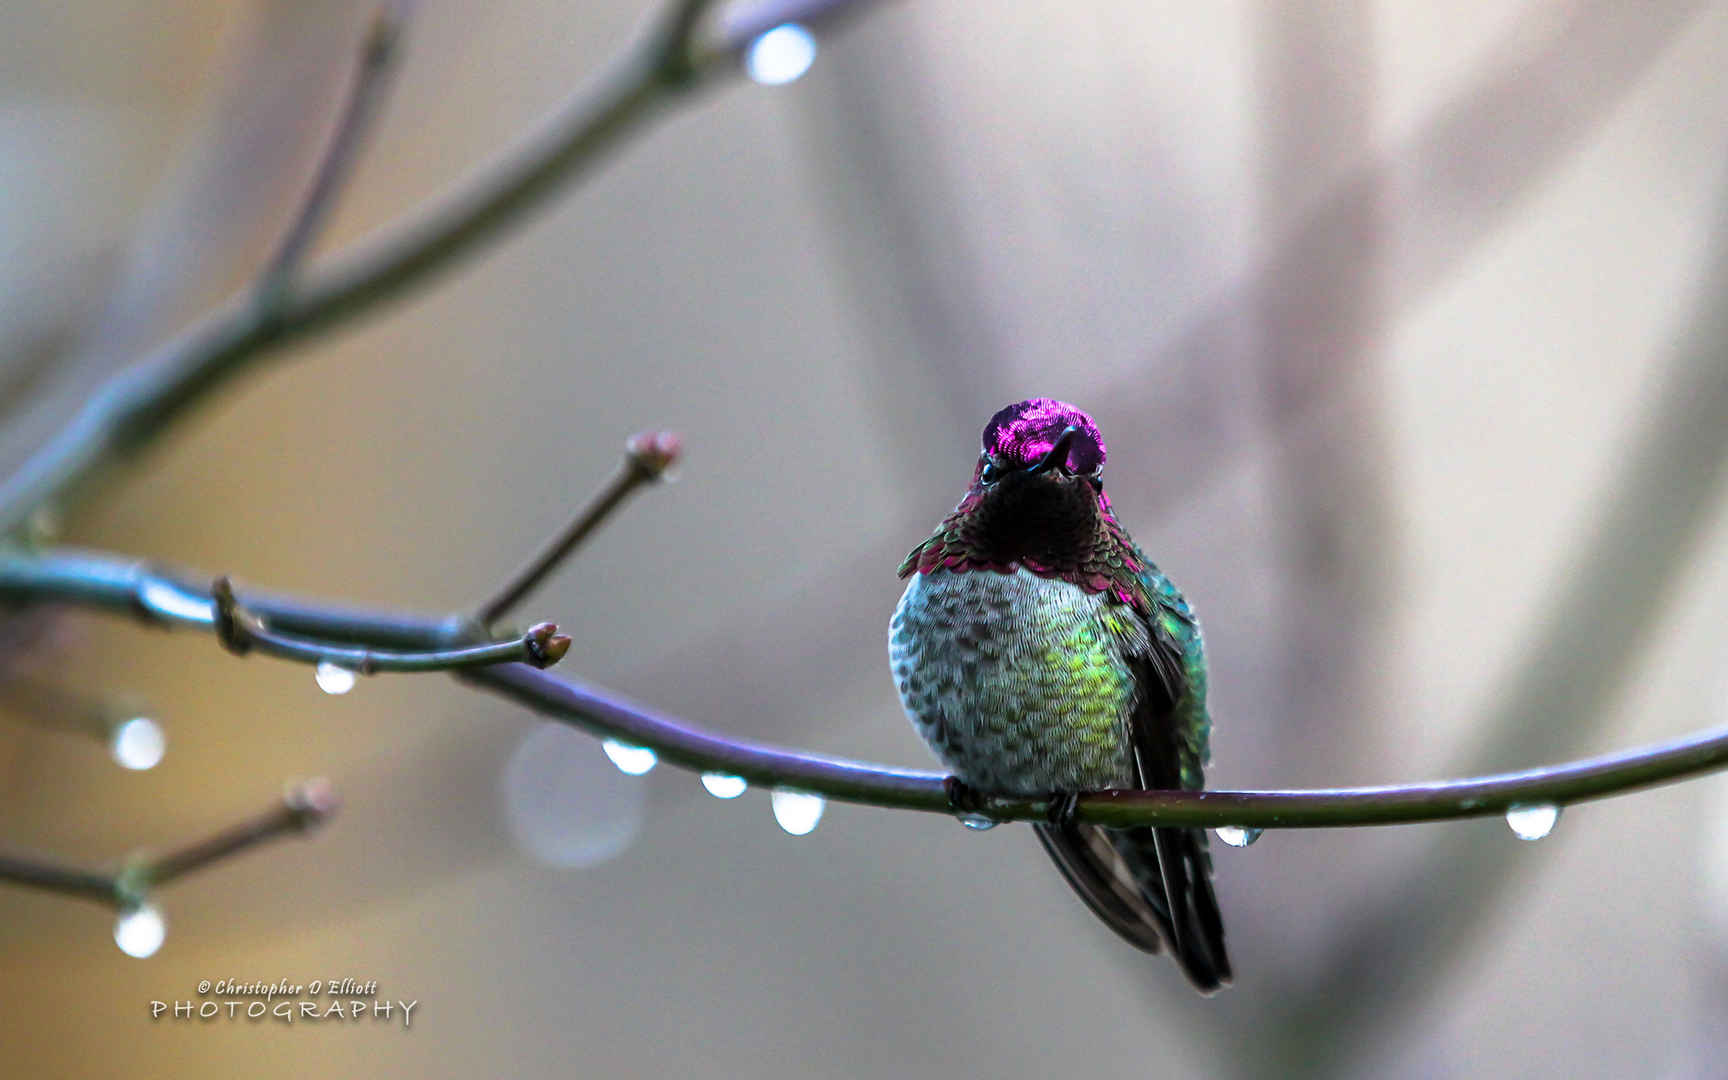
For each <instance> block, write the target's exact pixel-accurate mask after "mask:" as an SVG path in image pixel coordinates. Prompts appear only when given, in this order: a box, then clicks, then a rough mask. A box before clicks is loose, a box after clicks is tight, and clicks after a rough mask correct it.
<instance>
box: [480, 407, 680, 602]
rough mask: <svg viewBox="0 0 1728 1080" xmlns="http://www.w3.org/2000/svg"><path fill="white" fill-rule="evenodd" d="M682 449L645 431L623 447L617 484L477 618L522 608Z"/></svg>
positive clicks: (672, 439) (665, 435)
mask: <svg viewBox="0 0 1728 1080" xmlns="http://www.w3.org/2000/svg"><path fill="white" fill-rule="evenodd" d="M681 449H682V447H681V445H680V443H679V440H678V436H676V435H674V434H672V433H671V432H669V431H645V432H642V433H640V434H638V435H632V436H631V437H630V439H629V441H628V442H626V443H625V444H624V466H623V468H621V469H619V470H618V474H617V475H616V476H614V477H613V478H612V482H611V483H609V484H607V485H606V487H605V489H603V490H602V491H601V492H600V493H599V494H598V495H596V496H595V497H594V500H593V501H592V502H590V503H589V504H588V505H587V506H586V507H585V508H583V510H582V512H581V513H580V514H578V515H577V516H576V519H575V520H574V521H572V522H570V524H569V525H568V526H566V527H565V529H564V531H563V532H561V533H559V534H558V536H557V537H556V538H554V539H553V540H552V542H551V543H549V544H547V545H546V548H545V550H543V551H541V552H540V554H539V555H536V556H535V557H534V559H533V560H532V561H530V562H529V563H528V564H527V565H526V566H524V567H522V569H520V570H518V571H517V572H516V574H515V576H514V577H512V578H511V580H510V583H509V584H507V585H505V586H504V587H503V588H501V589H500V590H498V594H497V595H496V596H494V597H493V598H492V599H490V600H488V601H487V602H486V603H485V604H484V605H482V606H481V608H480V614H479V615H478V616H477V618H478V619H479V620H480V622H481V623H482V624H483V625H486V626H490V625H492V624H493V623H495V622H497V621H498V620H499V619H501V618H503V617H504V616H505V615H506V614H508V613H509V611H510V610H511V609H512V608H514V607H515V606H516V605H518V604H520V603H521V602H522V601H523V600H524V599H525V598H526V597H527V596H528V594H529V593H531V592H533V591H534V590H535V588H537V587H538V586H539V584H540V583H541V582H542V581H543V580H545V578H546V575H548V574H550V573H551V572H552V571H553V570H554V569H556V568H557V566H558V564H559V563H561V562H563V561H564V560H565V559H566V558H568V557H569V555H570V553H571V552H572V551H575V550H576V548H577V547H578V546H579V545H580V544H581V543H582V541H584V540H586V539H587V538H588V537H589V536H590V535H591V534H592V533H593V532H594V530H595V529H598V528H599V527H600V526H601V525H602V524H604V523H605V521H606V519H607V518H608V517H610V516H611V515H612V512H613V511H614V510H616V509H618V507H620V506H622V505H623V503H624V500H625V499H627V498H628V497H629V496H630V495H631V493H633V492H635V491H636V490H637V489H638V488H641V487H643V486H644V485H647V484H650V483H653V482H654V481H656V480H659V479H660V478H661V477H662V476H664V475H665V474H666V471H667V470H668V469H670V468H671V467H672V466H673V465H674V464H676V463H677V461H678V455H679V453H680V452H681Z"/></svg>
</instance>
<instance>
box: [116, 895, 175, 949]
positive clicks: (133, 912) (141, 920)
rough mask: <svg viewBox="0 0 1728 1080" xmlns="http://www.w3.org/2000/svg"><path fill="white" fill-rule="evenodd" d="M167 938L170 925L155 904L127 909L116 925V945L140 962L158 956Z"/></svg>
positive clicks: (121, 914)
mask: <svg viewBox="0 0 1728 1080" xmlns="http://www.w3.org/2000/svg"><path fill="white" fill-rule="evenodd" d="M167 937H168V924H167V922H165V921H164V920H163V918H162V912H161V911H160V910H158V909H157V907H156V905H155V904H140V905H139V906H138V907H134V908H127V909H126V910H125V911H122V912H121V913H120V918H119V920H118V921H116V922H115V923H114V944H116V945H118V946H120V951H121V952H123V953H125V954H126V955H127V956H135V957H137V958H138V959H140V960H142V959H144V958H145V957H147V956H154V955H156V950H157V949H160V948H161V947H162V942H163V941H164V940H166V939H167Z"/></svg>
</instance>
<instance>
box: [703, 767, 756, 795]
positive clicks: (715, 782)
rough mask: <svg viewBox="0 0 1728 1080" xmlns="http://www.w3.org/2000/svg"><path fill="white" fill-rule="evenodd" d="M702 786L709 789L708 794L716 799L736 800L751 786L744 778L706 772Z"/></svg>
mask: <svg viewBox="0 0 1728 1080" xmlns="http://www.w3.org/2000/svg"><path fill="white" fill-rule="evenodd" d="M702 786H703V787H705V788H707V789H708V794H710V795H712V796H714V797H715V798H716V799H736V798H737V797H738V796H740V795H742V794H744V789H745V788H747V787H749V786H750V785H749V784H746V783H745V782H744V778H743V777H742V776H728V775H727V774H725V773H717V772H705V773H703V774H702Z"/></svg>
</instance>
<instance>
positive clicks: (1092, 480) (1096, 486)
mask: <svg viewBox="0 0 1728 1080" xmlns="http://www.w3.org/2000/svg"><path fill="white" fill-rule="evenodd" d="M1086 482H1087V483H1089V484H1091V485H1092V489H1093V490H1094V491H1103V490H1104V470H1103V469H1093V470H1092V471H1091V472H1089V473H1087V474H1086Z"/></svg>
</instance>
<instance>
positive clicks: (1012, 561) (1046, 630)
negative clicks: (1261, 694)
mask: <svg viewBox="0 0 1728 1080" xmlns="http://www.w3.org/2000/svg"><path fill="white" fill-rule="evenodd" d="M983 442H984V446H983V453H982V454H980V455H979V458H978V464H977V467H976V468H974V469H973V471H972V485H971V486H970V487H969V488H967V489H966V495H965V497H964V498H962V499H961V500H960V505H958V506H956V507H955V508H954V512H953V513H951V514H949V515H948V516H947V517H946V518H944V519H943V521H942V523H941V524H940V525H938V526H936V531H935V532H934V533H933V534H932V535H931V536H930V538H929V539H928V540H926V541H924V542H923V543H922V544H919V545H918V546H917V547H916V548H914V549H912V554H910V555H908V556H907V557H906V561H905V562H904V563H902V564H901V565H900V576H901V577H908V576H909V577H910V578H911V580H910V581H909V582H907V584H906V592H905V594H904V595H903V596H901V598H900V605H899V607H898V608H896V609H895V612H894V619H893V621H892V622H891V623H889V627H888V658H889V661H890V663H891V664H892V667H893V671H894V681H895V684H896V685H897V686H898V687H899V690H900V701H901V703H902V704H903V705H904V706H905V708H906V713H907V715H908V716H909V717H910V718H911V720H912V726H913V727H914V728H916V729H917V731H918V734H919V735H921V736H922V737H923V739H924V741H925V742H926V743H928V744H929V746H930V748H931V750H933V751H934V752H935V754H936V756H937V757H939V758H940V759H941V760H942V763H943V764H944V765H946V766H947V767H948V768H949V769H951V770H952V771H953V773H954V777H955V780H957V781H958V783H957V784H956V785H955V786H954V788H953V790H954V791H955V794H956V799H957V802H959V803H964V801H965V799H966V797H967V792H968V790H969V789H970V790H971V791H973V792H989V793H993V794H1004V795H1035V796H1072V795H1073V794H1074V793H1077V792H1082V791H1096V790H1098V789H1101V788H1152V789H1171V788H1190V789H1198V788H1199V787H1201V786H1202V782H1203V777H1202V775H1201V768H1202V766H1203V765H1204V764H1205V763H1206V760H1207V736H1208V733H1209V730H1210V728H1211V721H1210V719H1209V718H1208V717H1207V714H1206V659H1205V654H1204V652H1203V650H1202V646H1201V641H1200V624H1199V622H1198V621H1197V620H1196V619H1195V616H1194V611H1193V609H1192V608H1190V607H1189V606H1188V602H1187V601H1186V600H1184V599H1183V598H1182V594H1181V593H1180V592H1178V591H1177V589H1176V586H1175V585H1172V584H1171V583H1170V579H1168V578H1166V577H1165V576H1164V575H1163V574H1161V573H1159V571H1158V568H1157V567H1156V566H1154V565H1153V564H1152V562H1151V560H1149V559H1148V558H1146V556H1145V555H1144V554H1142V553H1141V551H1140V549H1139V547H1137V546H1136V545H1135V543H1134V541H1133V540H1132V539H1131V538H1130V537H1129V536H1128V533H1127V531H1126V530H1125V529H1123V528H1122V526H1121V524H1120V523H1118V522H1117V520H1116V517H1115V515H1114V514H1113V513H1112V512H1111V510H1110V499H1109V497H1108V496H1106V495H1105V494H1104V480H1103V468H1104V439H1103V436H1102V435H1100V434H1099V432H1098V425H1097V424H1095V423H1093V422H1092V418H1091V417H1090V416H1087V415H1086V414H1085V413H1084V412H1081V411H1080V410H1079V409H1077V408H1075V407H1074V406H1072V405H1069V404H1067V403H1065V402H1061V401H1054V400H1052V399H1050V398H1032V399H1031V400H1029V401H1022V402H1019V403H1017V404H1014V405H1009V406H1008V407H1007V408H1005V409H1003V410H1002V411H1000V412H998V413H997V414H996V415H995V416H993V417H991V418H990V423H989V424H987V425H986V426H985V428H984V439H983ZM1057 806H1058V807H1059V809H1058V811H1057V812H1055V813H1053V815H1052V818H1051V820H1050V821H1049V823H1047V824H1040V825H1036V826H1034V828H1035V829H1036V830H1037V833H1038V839H1039V840H1041V841H1043V844H1044V849H1045V850H1046V851H1048V852H1049V853H1050V857H1051V858H1052V859H1054V860H1055V861H1056V866H1057V868H1058V869H1060V870H1061V871H1062V875H1063V876H1064V877H1065V878H1067V879H1068V884H1069V885H1071V886H1073V888H1074V891H1075V892H1077V893H1079V894H1080V898H1081V899H1082V900H1084V901H1085V902H1086V905H1087V906H1088V907H1090V908H1091V909H1092V911H1093V913H1094V914H1096V915H1097V916H1098V917H1099V918H1101V919H1103V920H1104V922H1105V924H1106V925H1108V926H1109V927H1110V929H1112V930H1114V931H1116V933H1117V934H1119V935H1121V936H1122V937H1123V938H1124V939H1125V940H1127V941H1128V942H1129V943H1130V944H1132V945H1134V946H1136V947H1137V948H1140V949H1143V950H1145V951H1146V952H1150V953H1156V952H1160V951H1162V950H1164V949H1168V950H1169V951H1170V954H1171V956H1172V957H1173V958H1174V959H1175V960H1176V963H1177V964H1178V965H1179V966H1180V967H1181V968H1182V972H1183V974H1185V975H1186V976H1188V979H1189V980H1190V981H1191V982H1192V983H1193V984H1194V986H1195V987H1196V988H1197V989H1198V990H1200V991H1201V992H1202V993H1208V994H1209V993H1211V992H1212V991H1214V990H1217V989H1218V988H1219V987H1221V986H1225V985H1227V984H1228V983H1229V982H1230V959H1229V957H1228V956H1226V955H1225V952H1224V923H1223V918H1222V916H1220V914H1219V912H1218V899H1217V897H1216V896H1215V895H1213V892H1212V860H1211V856H1210V855H1208V853H1207V850H1206V833H1205V831H1204V830H1201V829H1176V828H1152V827H1149V826H1147V827H1140V828H1131V829H1107V828H1104V827H1103V826H1099V825H1084V824H1079V823H1076V822H1074V821H1073V820H1071V817H1072V807H1073V800H1072V799H1071V798H1068V799H1066V800H1065V801H1064V802H1058V803H1057ZM1063 806H1066V808H1067V811H1068V812H1067V813H1066V814H1064V813H1062V812H1061V809H1060V808H1061V807H1063Z"/></svg>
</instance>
